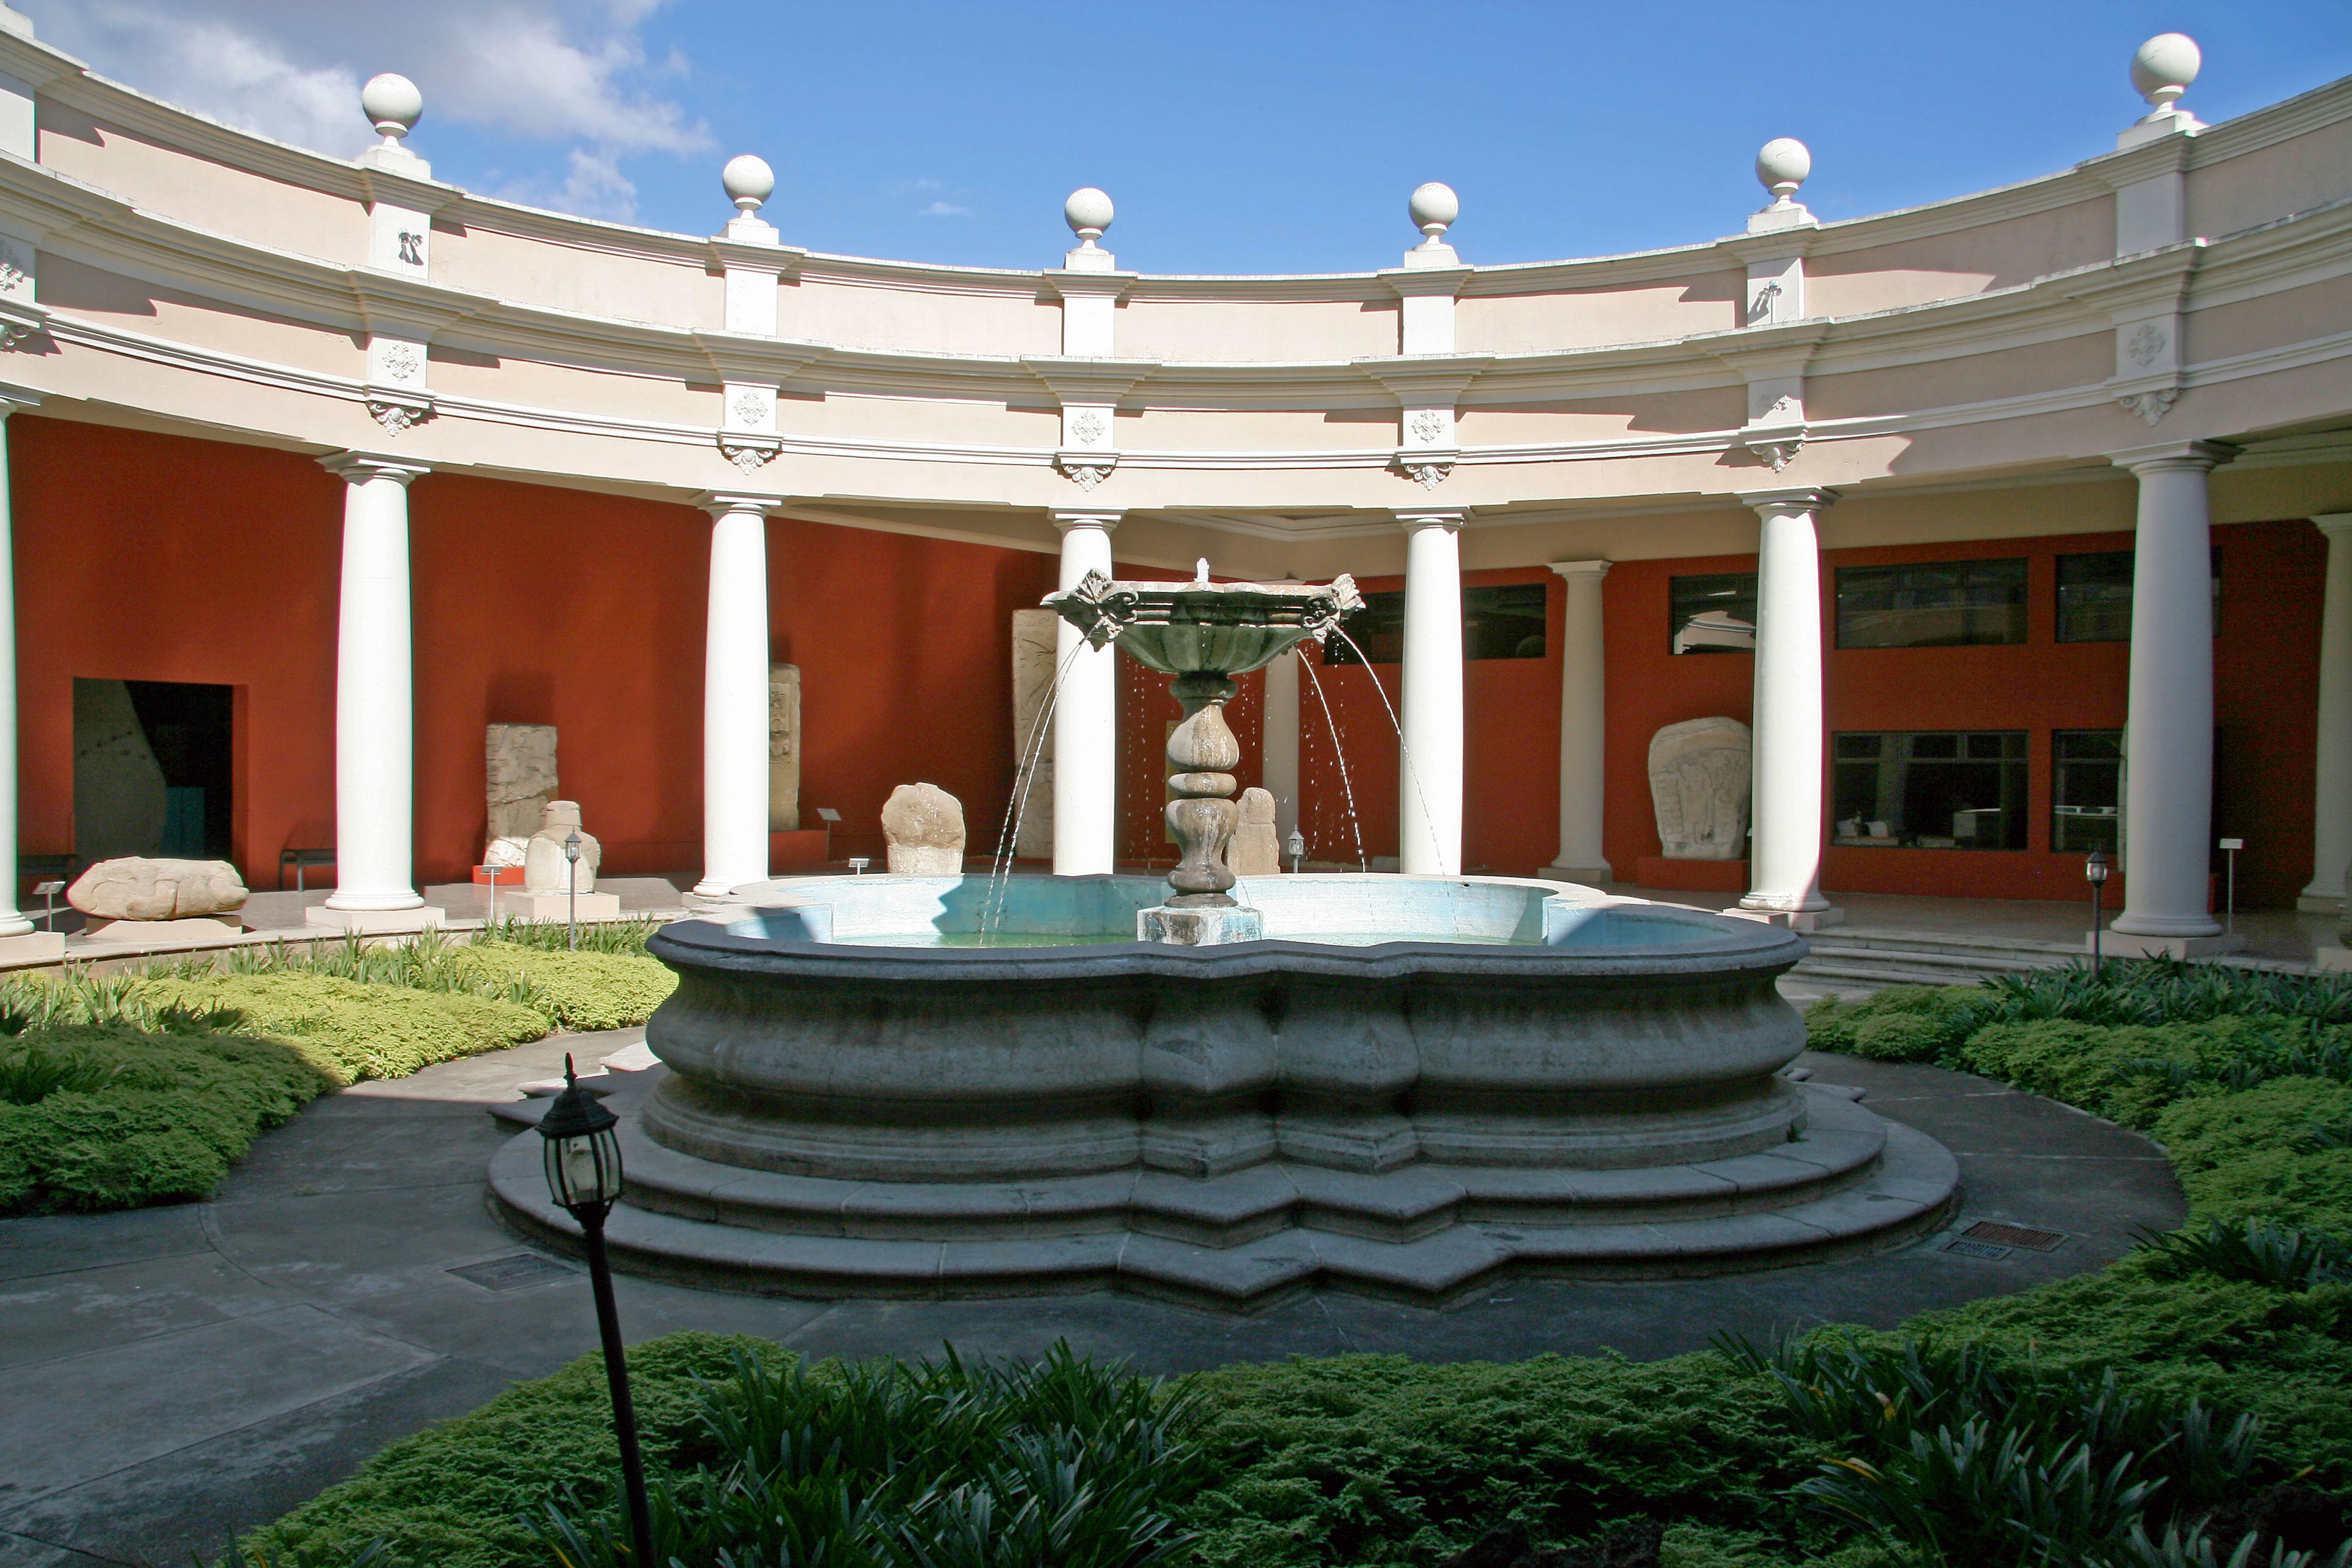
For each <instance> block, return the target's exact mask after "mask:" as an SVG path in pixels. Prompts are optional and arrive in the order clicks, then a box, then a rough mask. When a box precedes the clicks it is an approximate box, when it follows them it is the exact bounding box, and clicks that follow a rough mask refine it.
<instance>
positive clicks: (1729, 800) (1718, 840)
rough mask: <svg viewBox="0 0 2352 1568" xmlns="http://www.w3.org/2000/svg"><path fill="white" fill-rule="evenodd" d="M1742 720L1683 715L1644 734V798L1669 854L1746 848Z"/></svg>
mask: <svg viewBox="0 0 2352 1568" xmlns="http://www.w3.org/2000/svg"><path fill="white" fill-rule="evenodd" d="M1748 760H1749V752H1748V726H1747V725H1745V724H1743V723H1741V722H1740V721H1738V720H1737V719H1689V720H1685V721H1683V722H1682V723H1679V724H1669V725H1667V726H1666V727H1665V728H1664V729H1663V730H1661V731H1658V732H1657V733H1656V734H1654V735H1653V736H1651V737H1650V798H1651V800H1652V801H1653V802H1654V804H1655V805H1656V807H1657V813H1658V842H1659V844H1660V845H1662V846H1663V848H1662V849H1661V851H1660V853H1661V854H1662V855H1663V856H1664V858H1666V859H1669V860H1739V859H1744V858H1747V854H1748V789H1749V786H1750V782H1751V781H1750V775H1749V766H1748Z"/></svg>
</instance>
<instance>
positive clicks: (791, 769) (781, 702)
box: [768, 664, 801, 833]
mask: <svg viewBox="0 0 2352 1568" xmlns="http://www.w3.org/2000/svg"><path fill="white" fill-rule="evenodd" d="M800 826H801V667H800V666H799V665H797V664H772V665H770V666H768V831H769V832H771V833H797V832H799V831H800Z"/></svg>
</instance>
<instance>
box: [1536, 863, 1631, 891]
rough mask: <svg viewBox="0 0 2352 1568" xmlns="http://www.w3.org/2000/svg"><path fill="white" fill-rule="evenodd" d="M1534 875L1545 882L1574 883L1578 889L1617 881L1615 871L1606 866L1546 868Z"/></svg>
mask: <svg viewBox="0 0 2352 1568" xmlns="http://www.w3.org/2000/svg"><path fill="white" fill-rule="evenodd" d="M1536 875H1537V876H1538V877H1541V878H1542V879H1544V880H1545V881H1547V882H1574V883H1576V884H1577V885H1578V886H1580V887H1590V886H1591V884H1593V883H1595V882H1613V881H1615V880H1616V879H1617V873H1616V871H1615V869H1614V868H1611V867H1608V866H1547V867H1545V868H1543V869H1542V870H1540V871H1538V872H1537V873H1536Z"/></svg>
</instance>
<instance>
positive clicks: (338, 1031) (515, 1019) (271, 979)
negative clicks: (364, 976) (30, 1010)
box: [140, 969, 548, 1084]
mask: <svg viewBox="0 0 2352 1568" xmlns="http://www.w3.org/2000/svg"><path fill="white" fill-rule="evenodd" d="M140 984H141V985H142V988H143V989H144V990H145V991H146V992H147V994H149V995H150V996H152V998H153V999H154V1000H155V1001H156V1002H157V1003H159V1004H163V1005H173V1004H176V1005H181V1006H184V1007H191V1008H197V1007H211V1008H221V1007H226V1008H234V1009H235V1010H236V1012H237V1013H238V1014H240V1015H241V1016H243V1017H244V1018H245V1020H246V1025H247V1027H248V1028H249V1029H250V1030H251V1031H252V1032H253V1033H255V1034H263V1035H274V1036H278V1037H282V1038H284V1039H285V1040H287V1041H288V1042H289V1043H290V1044H291V1045H292V1046H293V1047H294V1048H295V1049H296V1050H298V1051H299V1052H300V1053H301V1054H302V1056H303V1058H305V1059H306V1060H308V1061H309V1062H310V1064H311V1065H312V1066H313V1067H316V1068H319V1069H320V1071H322V1072H324V1073H326V1074H328V1075H329V1076H330V1077H331V1078H332V1079H334V1080H335V1082H337V1083H338V1084H349V1083H356V1082H358V1081H359V1080H360V1079H371V1078H404V1077H406V1076H407V1075H408V1074H410V1073H413V1072H415V1071H416V1070H417V1069H418V1068H423V1067H429V1066H431V1065H432V1064H433V1063H435V1062H443V1061H449V1060H452V1059H454V1058H458V1057H469V1056H475V1055H478V1054H479V1053H480V1052H483V1051H495V1050H500V1049H503V1048H504V1047H508V1046H517V1045H520V1044H521V1043H522V1042H524V1041H525V1040H535V1039H537V1038H539V1037H541V1035H544V1034H546V1033H547V1030H548V1018H547V1016H546V1015H544V1014H542V1013H541V1012H539V1011H538V1010H537V1009H535V1008H531V1007H527V1006H524V1005H521V1004H520V1003H515V1002H499V1001H493V1000H491V999H490V998H489V997H487V996H475V995H469V994H465V993H462V992H436V991H413V990H409V989H407V988H405V987H403V986H397V985H373V984H365V983H362V982H361V981H356V980H344V979H341V978H338V977H337V976H334V975H331V974H317V973H304V972H302V971H300V970H297V969H289V970H282V971H269V972H266V973H257V974H252V973H249V974H220V975H214V976H211V977H209V978H206V979H203V980H145V981H142V982H141V983H140Z"/></svg>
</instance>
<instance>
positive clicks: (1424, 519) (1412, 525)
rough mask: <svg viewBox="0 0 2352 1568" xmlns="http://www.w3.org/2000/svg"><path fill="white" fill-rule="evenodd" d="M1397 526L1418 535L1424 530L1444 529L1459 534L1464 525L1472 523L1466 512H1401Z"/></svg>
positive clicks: (1397, 518) (1398, 515)
mask: <svg viewBox="0 0 2352 1568" xmlns="http://www.w3.org/2000/svg"><path fill="white" fill-rule="evenodd" d="M1396 520H1397V526H1398V527H1399V528H1402V529H1403V530H1404V531H1406V532H1407V533H1418V532H1419V531H1421V530H1423V529H1424V528H1442V529H1444V530H1445V531H1446V532H1448V533H1459V532H1461V531H1462V525H1463V524H1464V523H1465V522H1468V521H1470V514H1469V513H1468V512H1466V511H1400V512H1398V513H1397V514H1396Z"/></svg>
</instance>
